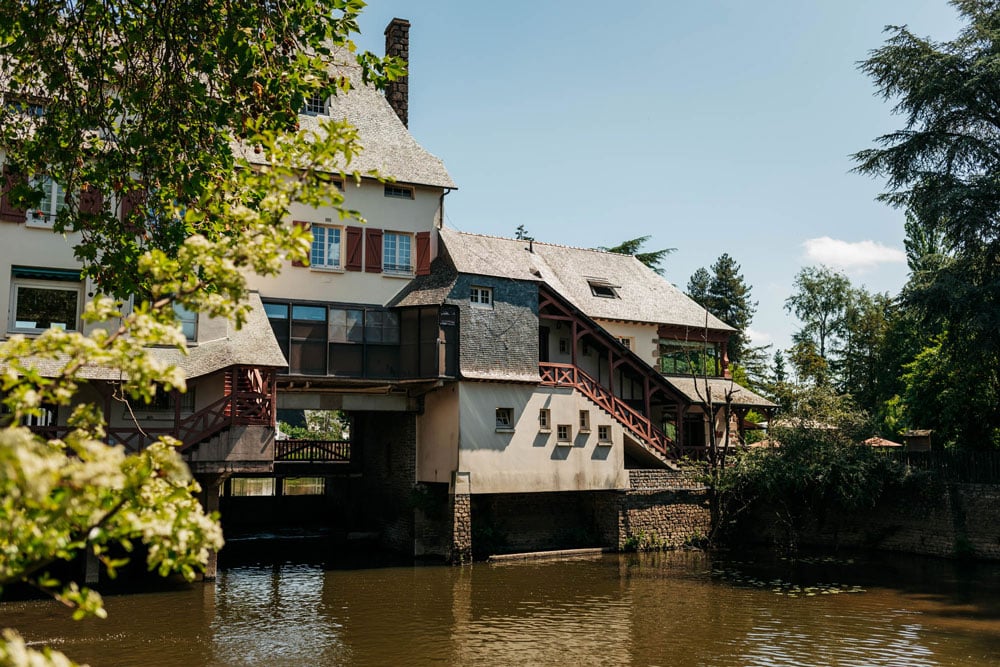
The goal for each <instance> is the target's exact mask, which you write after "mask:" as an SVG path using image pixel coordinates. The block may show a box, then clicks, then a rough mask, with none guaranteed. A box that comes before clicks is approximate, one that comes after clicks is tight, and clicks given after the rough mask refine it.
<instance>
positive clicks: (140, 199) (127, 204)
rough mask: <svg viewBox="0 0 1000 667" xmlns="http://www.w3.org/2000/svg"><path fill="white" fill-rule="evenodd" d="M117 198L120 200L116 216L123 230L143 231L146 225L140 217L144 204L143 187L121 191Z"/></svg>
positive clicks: (144, 191)
mask: <svg viewBox="0 0 1000 667" xmlns="http://www.w3.org/2000/svg"><path fill="white" fill-rule="evenodd" d="M118 198H119V200H120V202H121V203H120V204H119V205H118V217H119V219H120V220H121V221H122V225H123V226H124V227H125V230H126V231H128V232H130V233H132V234H139V233H142V232H144V231H145V228H146V225H145V224H144V223H143V222H142V221H141V220H140V218H141V217H143V216H142V209H143V207H144V206H145V204H146V190H145V188H143V187H141V186H138V187H136V188H135V189H134V190H129V191H128V192H124V193H121V194H120V195H119V197H118ZM136 209H139V210H138V211H137V210H136Z"/></svg>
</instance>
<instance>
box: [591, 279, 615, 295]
mask: <svg viewBox="0 0 1000 667" xmlns="http://www.w3.org/2000/svg"><path fill="white" fill-rule="evenodd" d="M587 284H588V285H590V293H591V294H592V295H593V296H596V297H597V298H599V299H617V298H619V296H618V290H617V289H616V288H615V286H614V285H612V284H611V283H609V282H607V281H604V280H588V281H587Z"/></svg>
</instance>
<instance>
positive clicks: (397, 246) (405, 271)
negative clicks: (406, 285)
mask: <svg viewBox="0 0 1000 667" xmlns="http://www.w3.org/2000/svg"><path fill="white" fill-rule="evenodd" d="M403 239H406V243H401V241H402V240H403ZM404 246H405V247H406V252H405V256H404V253H403V247H404ZM390 253H391V254H390ZM390 259H391V260H392V261H389V260H390ZM382 273H388V274H390V275H397V276H408V275H413V234H410V233H409V232H390V231H386V232H383V233H382Z"/></svg>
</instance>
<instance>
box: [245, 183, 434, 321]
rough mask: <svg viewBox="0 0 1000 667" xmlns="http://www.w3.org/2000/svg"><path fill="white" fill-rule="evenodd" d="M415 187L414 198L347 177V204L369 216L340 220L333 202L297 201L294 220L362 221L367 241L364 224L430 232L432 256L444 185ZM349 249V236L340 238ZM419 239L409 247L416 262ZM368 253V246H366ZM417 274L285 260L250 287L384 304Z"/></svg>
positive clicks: (282, 295)
mask: <svg viewBox="0 0 1000 667" xmlns="http://www.w3.org/2000/svg"><path fill="white" fill-rule="evenodd" d="M407 187H413V191H414V195H413V199H398V198H394V197H386V196H385V188H384V185H383V184H382V183H379V182H377V181H372V180H368V179H365V180H363V181H362V183H361V185H355V183H354V182H353V181H349V182H348V183H347V185H346V186H345V188H344V207H345V208H347V209H352V210H356V211H358V212H359V213H361V215H362V216H363V217H364V218H365V220H366V223H365V224H363V225H362V224H361V223H360V222H359V221H358V220H357V219H353V218H349V219H345V220H340V219H339V217H338V215H337V213H336V212H334V211H333V210H332V209H330V208H326V209H315V208H312V207H308V206H303V205H302V204H298V203H294V204H292V206H291V215H290V216H289V217H290V219H291V220H301V221H304V222H314V223H320V224H331V225H343V226H360V227H361V229H362V239H363V242H364V239H365V235H364V229H367V228H376V229H381V230H383V231H389V232H406V233H411V234H415V233H417V232H432V233H431V258H432V259H433V258H434V256H435V255H436V248H437V239H436V234H435V233H433V231H434V229H435V225H436V222H437V220H438V217H439V211H440V204H441V193H442V190H441V188H428V187H421V186H407ZM342 243H343V244H344V248H345V250H344V252H345V253H346V237H345V238H344V239H343V240H342ZM416 252H417V249H416V243H414V244H413V246H412V248H411V253H412V258H413V262H414V263H416ZM362 256H364V250H362ZM412 278H413V276H412V275H410V276H393V275H389V274H385V273H368V272H366V271H342V270H332V269H315V268H312V267H297V266H291V265H290V264H289V265H288V266H286V267H285V268H284V269H283V270H282V271H281V274H280V275H279V276H277V277H274V278H261V277H260V276H251V277H250V278H249V284H250V287H251V289H256V290H259V291H260V294H261V297H263V298H265V299H267V298H273V299H296V300H312V301H336V302H343V303H365V304H380V305H381V304H385V303H386V302H388V301H389V300H390V299H391V298H392V297H394V296H395V295H396V294H397V293H398V292H399V291H400V290H401V289H403V287H405V286H406V284H407V282H409V281H410V280H411V279H412Z"/></svg>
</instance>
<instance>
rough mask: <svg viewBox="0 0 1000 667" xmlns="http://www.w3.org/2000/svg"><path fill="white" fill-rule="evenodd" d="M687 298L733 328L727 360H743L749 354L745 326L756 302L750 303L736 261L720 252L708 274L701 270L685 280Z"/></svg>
mask: <svg viewBox="0 0 1000 667" xmlns="http://www.w3.org/2000/svg"><path fill="white" fill-rule="evenodd" d="M688 296H690V297H691V298H692V299H694V300H695V301H697V302H698V303H699V304H701V306H702V307H704V308H706V309H707V310H708V312H710V313H712V315H715V316H716V317H718V318H719V319H720V320H722V321H723V322H725V323H726V324H728V325H729V326H731V327H733V328H735V329H736V331H735V332H733V334H732V336H730V338H729V359H730V360H731V361H732V362H733V363H740V362H741V361H743V360H744V358H745V357H747V356H748V355H749V353H750V343H749V340H748V339H747V327H749V326H750V321H751V320H752V319H753V315H754V312H756V310H757V302H756V301H751V299H750V286H749V285H747V284H746V281H745V280H744V279H743V275H742V274H741V273H740V265H739V264H737V263H736V260H734V259H733V258H732V257H730V256H729V254H728V253H723V254H722V255H721V256H719V258H718V259H717V260H716V261H715V264H713V265H712V270H711V272H709V271H706V270H705V269H704V268H700V269H698V270H697V271H695V272H694V274H693V275H692V276H691V279H690V280H689V281H688Z"/></svg>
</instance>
